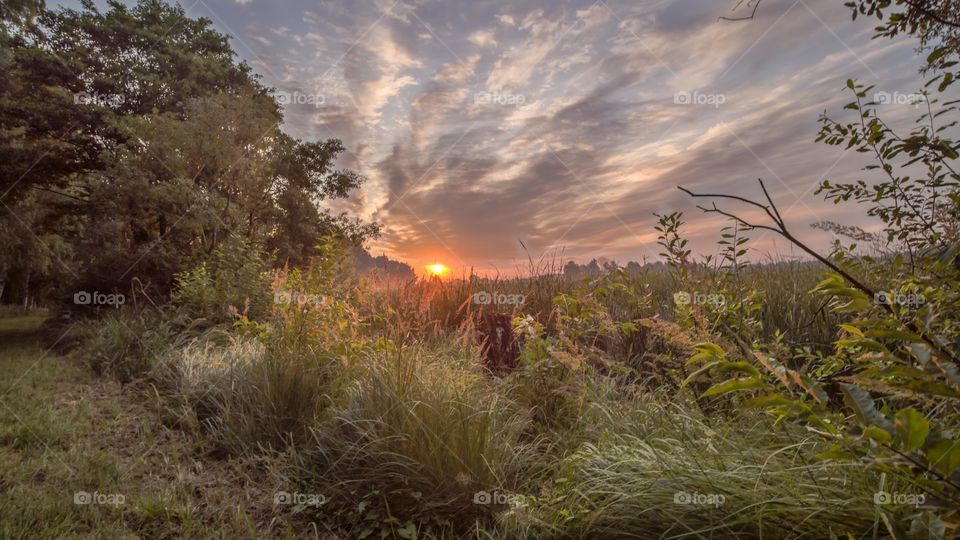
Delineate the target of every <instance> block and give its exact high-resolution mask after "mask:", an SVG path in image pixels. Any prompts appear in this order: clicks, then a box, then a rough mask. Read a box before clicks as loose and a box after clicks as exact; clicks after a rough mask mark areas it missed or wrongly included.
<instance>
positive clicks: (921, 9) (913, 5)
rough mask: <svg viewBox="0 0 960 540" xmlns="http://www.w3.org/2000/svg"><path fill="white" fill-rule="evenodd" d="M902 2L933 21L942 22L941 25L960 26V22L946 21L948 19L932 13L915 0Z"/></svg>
mask: <svg viewBox="0 0 960 540" xmlns="http://www.w3.org/2000/svg"><path fill="white" fill-rule="evenodd" d="M903 3H904V4H906V5H908V6H910V7H911V8H913V9H915V10H917V11H919V12H920V13H921V14H923V16H924V17H927V18H928V19H933V20H934V21H937V22H938V23H940V24H943V25H946V26H952V27H954V28H960V23H958V22H954V21H948V20H946V19H944V18H943V17H941V16H939V15H937V14H936V13H934V12H933V11H930V10H928V9H926V8H924V7H923V5H921V4H918V3H917V2H916V1H915V0H903Z"/></svg>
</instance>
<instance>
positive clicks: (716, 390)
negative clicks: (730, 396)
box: [702, 377, 767, 397]
mask: <svg viewBox="0 0 960 540" xmlns="http://www.w3.org/2000/svg"><path fill="white" fill-rule="evenodd" d="M766 386H767V384H766V383H765V382H763V380H761V379H758V378H756V377H745V378H742V379H729V380H726V381H723V382H721V383H717V384H715V385H713V386H711V387H710V388H708V389H707V391H706V392H704V393H703V394H702V396H703V397H709V396H719V395H721V394H726V393H729V392H736V391H739V390H752V389H754V388H764V387H766Z"/></svg>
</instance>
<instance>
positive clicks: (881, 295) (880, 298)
mask: <svg viewBox="0 0 960 540" xmlns="http://www.w3.org/2000/svg"><path fill="white" fill-rule="evenodd" d="M873 301H874V302H876V303H878V304H886V305H890V304H892V303H893V302H891V298H890V293H887V292H884V291H880V292H877V293H874V294H873Z"/></svg>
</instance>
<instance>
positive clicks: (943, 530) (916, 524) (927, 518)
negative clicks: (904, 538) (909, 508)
mask: <svg viewBox="0 0 960 540" xmlns="http://www.w3.org/2000/svg"><path fill="white" fill-rule="evenodd" d="M946 535H947V526H946V524H945V523H944V522H943V521H941V520H940V518H939V517H937V515H936V514H934V513H933V512H924V513H922V514H920V515H919V516H917V517H915V518H913V521H911V522H910V538H913V539H916V540H943V539H944V538H946Z"/></svg>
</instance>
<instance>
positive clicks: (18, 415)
mask: <svg viewBox="0 0 960 540" xmlns="http://www.w3.org/2000/svg"><path fill="white" fill-rule="evenodd" d="M40 322H41V318H40V317H29V316H25V317H14V318H6V319H0V538H38V537H40V538H59V537H93V538H136V537H143V538H183V537H187V538H252V537H259V538H262V537H285V536H297V537H303V536H305V535H308V536H310V537H314V536H316V534H315V533H313V534H305V533H309V532H310V531H309V530H306V531H305V530H303V526H302V525H301V526H297V527H293V526H292V525H291V524H290V520H289V519H287V516H284V515H282V514H280V513H278V512H277V511H276V508H275V507H274V506H273V500H272V499H273V493H275V492H276V491H278V490H280V489H282V487H281V486H278V485H277V481H276V480H275V479H273V478H272V476H271V475H269V474H267V473H266V472H265V467H263V466H262V465H263V464H262V463H256V462H253V461H250V460H238V459H232V460H218V459H213V458H210V457H209V449H208V448H206V446H205V443H204V442H203V440H202V438H200V437H195V436H191V435H189V434H188V433H187V432H185V431H183V430H181V429H178V428H177V426H176V420H175V419H176V418H177V415H176V414H174V412H175V411H170V410H168V409H167V408H166V407H167V406H168V405H166V404H164V402H162V401H161V400H160V399H159V398H158V397H157V398H153V399H151V398H150V397H149V393H148V392H147V391H146V389H144V388H131V387H122V386H121V385H119V384H118V383H116V382H114V381H112V380H108V379H106V378H102V377H96V376H95V375H94V374H93V373H92V372H91V371H90V370H89V369H88V368H87V367H86V366H85V365H83V364H82V363H81V362H79V361H78V360H76V359H74V358H71V357H63V356H58V355H56V354H54V353H52V352H45V351H44V350H42V349H41V348H40V347H39V346H38V344H37V329H38V326H39V324H40ZM295 529H300V531H299V533H297V532H295ZM320 536H321V537H322V536H323V535H320Z"/></svg>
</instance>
